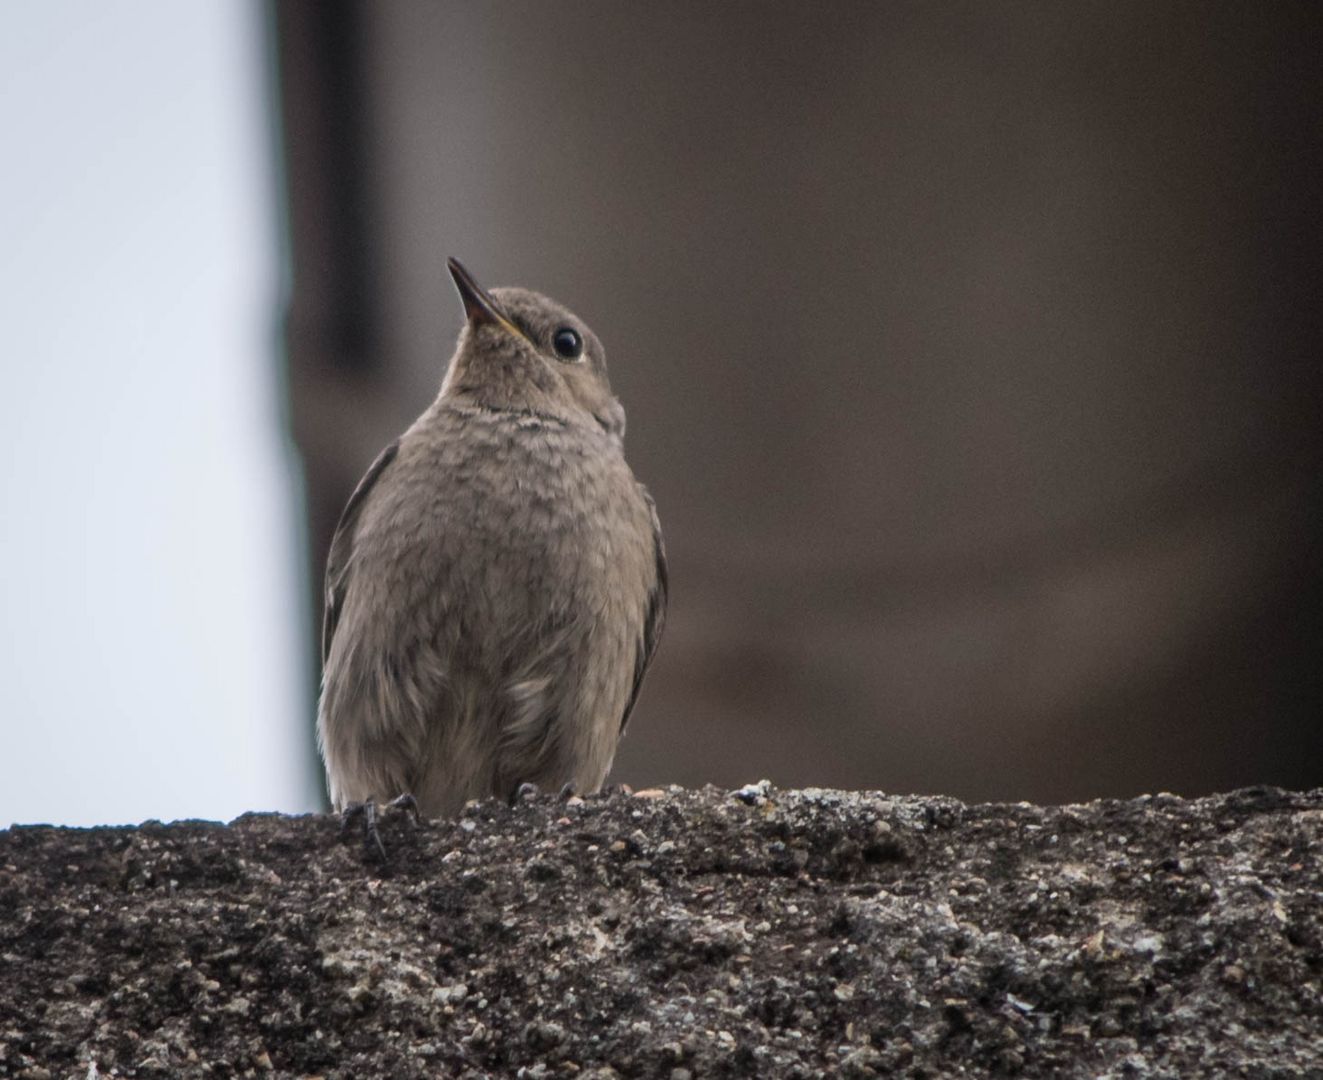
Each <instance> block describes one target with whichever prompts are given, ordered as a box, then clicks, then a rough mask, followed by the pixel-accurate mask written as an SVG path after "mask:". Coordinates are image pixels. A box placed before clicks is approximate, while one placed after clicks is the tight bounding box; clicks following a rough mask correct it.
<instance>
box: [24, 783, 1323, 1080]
mask: <svg viewBox="0 0 1323 1080" xmlns="http://www.w3.org/2000/svg"><path fill="white" fill-rule="evenodd" d="M383 833H384V839H385V842H386V844H387V847H388V849H389V855H390V859H389V862H388V863H387V864H386V865H382V864H381V863H379V862H374V861H372V860H369V859H368V858H366V856H365V853H364V849H363V846H362V844H361V843H360V841H359V839H358V838H357V837H350V838H348V839H341V838H340V837H339V836H338V832H337V823H336V821H335V820H333V819H331V818H323V817H305V818H287V817H279V816H268V815H251V816H246V817H243V818H240V819H239V820H237V821H235V822H233V823H232V824H230V825H228V826H226V825H217V824H207V823H198V822H181V823H178V824H173V825H159V824H154V823H149V824H146V825H143V826H141V827H138V828H105V829H88V830H78V829H55V828H48V827H24V828H14V829H10V830H8V831H6V832H2V833H0V1076H3V1077H11V1076H14V1077H30V1078H39V1077H61V1078H63V1077H77V1078H78V1080H84V1078H86V1077H98V1076H100V1077H104V1076H115V1075H117V1076H138V1077H165V1076H170V1077H176V1076H178V1077H201V1076H214V1077H228V1076H236V1075H244V1076H267V1075H272V1076H292V1077H311V1076H323V1077H328V1078H329V1077H376V1076H381V1077H413V1076H462V1077H479V1076H511V1075H516V1076H547V1077H571V1076H578V1077H590V1076H591V1077H598V1078H601V1077H610V1076H617V1075H619V1076H661V1077H671V1078H674V1080H683V1078H685V1077H705V1076H772V1077H776V1076H816V1075H823V1074H831V1075H839V1076H845V1077H866V1076H873V1075H899V1076H909V1077H921V1076H922V1077H938V1076H961V1075H968V1076H984V1075H1020V1076H1067V1077H1071V1076H1087V1077H1094V1076H1115V1077H1123V1076H1134V1077H1188V1076H1247V1077H1295V1076H1312V1077H1323V876H1321V871H1320V862H1321V860H1320V856H1321V855H1323V790H1320V791H1313V792H1308V793H1293V792H1286V791H1280V790H1276V789H1266V788H1260V789H1248V790H1244V791H1238V792H1234V793H1232V794H1229V795H1224V796H1218V797H1214V798H1207V799H1199V800H1192V801H1186V800H1182V799H1179V798H1176V797H1173V796H1166V795H1159V796H1154V797H1148V798H1142V799H1136V800H1133V801H1125V802H1119V801H1102V802H1094V803H1089V804H1086V805H1079V806H1064V807H1039V806H1030V805H1026V804H1020V805H1013V806H1012V805H987V806H966V805H963V804H961V803H959V802H956V801H953V800H951V799H942V798H898V797H892V796H887V795H882V794H877V793H860V794H855V793H845V792H838V791H815V790H805V791H779V790H775V789H772V788H770V787H768V786H767V785H765V784H762V785H752V786H750V787H748V788H745V789H742V790H741V791H738V792H724V791H717V790H715V789H711V788H708V789H705V790H701V791H682V790H680V789H670V790H666V791H651V792H636V793H633V794H630V793H626V792H616V793H613V794H611V795H605V796H599V797H593V798H589V799H586V800H582V801H580V800H577V799H572V800H570V801H569V802H561V801H559V800H557V799H555V798H552V797H550V796H545V797H543V796H539V797H535V798H533V799H531V800H529V801H527V802H525V803H523V804H521V805H519V806H516V807H514V808H509V807H506V806H503V805H499V804H496V803H483V804H475V805H471V806H470V807H469V808H468V809H466V811H465V812H464V814H463V816H462V817H461V818H459V819H458V820H455V821H433V822H425V823H423V824H422V826H421V827H419V828H417V829H413V828H411V827H410V825H409V823H408V821H407V819H404V818H396V819H391V820H389V821H388V822H387V825H386V827H385V828H384V829H383Z"/></svg>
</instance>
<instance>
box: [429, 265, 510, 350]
mask: <svg viewBox="0 0 1323 1080" xmlns="http://www.w3.org/2000/svg"><path fill="white" fill-rule="evenodd" d="M446 265H447V266H448V267H450V276H451V277H453V278H454V279H455V288H456V289H458V290H459V298H460V299H461V300H462V301H463V302H464V314H465V315H467V316H468V318H469V325H470V326H471V327H473V328H474V329H475V330H476V329H477V328H478V327H479V326H482V325H483V324H484V323H488V324H490V325H492V326H501V327H504V328H505V329H506V330H509V331H510V333H512V334H514V335H516V336H517V337H523V336H524V335H523V334H522V333H521V332H520V330H519V328H518V327H517V326H515V325H514V323H512V322H511V321H510V320H509V319H507V318H506V317H505V316H504V315H503V314H502V313H501V309H500V308H499V307H497V306H496V301H495V300H493V299H492V297H491V294H490V293H489V292H488V291H487V290H486V289H484V288H483V287H482V286H481V285H479V284H478V283H477V282H476V281H475V280H474V279H473V275H472V274H470V273H469V272H468V271H467V270H465V269H464V264H463V263H462V262H460V261H459V260H458V259H456V258H454V257H453V256H452V257H451V258H449V259H447V260H446Z"/></svg>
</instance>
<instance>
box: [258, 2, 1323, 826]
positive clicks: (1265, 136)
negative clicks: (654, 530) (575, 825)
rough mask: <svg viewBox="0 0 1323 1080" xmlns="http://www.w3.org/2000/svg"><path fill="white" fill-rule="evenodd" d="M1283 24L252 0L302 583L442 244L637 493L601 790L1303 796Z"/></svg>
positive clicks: (1313, 717) (407, 407) (1314, 41)
mask: <svg viewBox="0 0 1323 1080" xmlns="http://www.w3.org/2000/svg"><path fill="white" fill-rule="evenodd" d="M1318 11H1319V9H1318V7H1317V5H1315V4H1312V3H1308V4H1290V3H1277V4H1273V5H1253V4H1206V3H1200V4H1156V5H1155V4H1151V3H1128V4H1115V3H1088V4H1086V3H1071V4H1018V3H1017V4H1009V3H1004V4H987V3H977V4H933V3H921V4H920V3H913V4H911V3H888V4H873V3H869V4H856V3H847V4H829V5H817V4H805V3H800V2H796V3H722V4H708V3H666V4H621V3H615V2H610V0H591V2H574V3H545V2H540V0H529V2H517V3H516V2H503V3H491V4H482V5H475V4H467V3H460V2H439V3H429V4H424V3H413V2H372V3H366V2H346V0H337V2H334V3H313V2H311V0H297V2H293V0H280V2H277V3H276V5H275V7H274V16H273V25H274V27H275V31H276V48H277V55H278V61H279V67H280V90H281V95H282V111H283V127H284V131H283V139H284V145H285V153H286V161H287V181H288V203H289V205H288V211H289V225H290V242H291V258H292V271H293V276H292V281H293V291H292V296H291V300H290V306H289V311H288V323H287V328H288V343H289V357H290V389H291V394H292V415H293V418H294V427H295V436H296V439H297V441H298V444H299V446H300V448H301V451H302V453H303V456H304V463H305V467H306V470H307V482H308V491H309V502H310V513H311V518H310V555H309V565H310V573H312V574H313V575H314V577H315V579H316V580H318V581H320V574H321V567H322V562H323V559H324V554H325V551H326V547H327V545H328V543H329V538H330V532H331V529H332V528H333V526H334V522H335V518H336V517H337V515H338V513H339V510H340V507H341V506H342V505H343V503H344V500H345V498H346V497H347V495H348V492H349V490H350V488H351V487H352V485H353V484H354V482H355V481H356V480H357V479H358V477H359V475H360V474H361V473H362V471H363V470H364V469H365V468H366V466H367V464H368V463H369V461H370V460H371V459H372V457H373V456H374V455H375V453H376V451H377V450H378V449H379V448H380V447H381V446H382V445H384V444H385V443H386V442H387V441H388V440H389V439H390V438H391V437H393V436H394V435H395V434H396V433H397V432H398V431H399V430H401V429H402V428H403V427H405V426H406V425H407V424H408V423H409V422H410V421H411V420H412V418H413V417H414V416H415V415H416V414H417V413H418V412H420V411H421V410H422V408H423V407H424V406H425V405H426V404H427V403H428V402H429V401H430V400H431V398H432V397H433V396H434V394H435V392H436V388H437V386H438V384H439V381H440V379H441V376H442V373H443V365H444V362H445V360H446V358H447V357H448V356H449V354H450V351H451V348H452V346H453V341H454V337H455V335H456V333H457V332H458V329H459V327H460V323H461V314H460V309H459V306H458V304H457V302H456V300H455V298H454V295H453V290H452V287H451V285H450V282H449V279H448V277H447V274H446V270H445V257H446V256H447V255H448V254H455V255H458V256H459V257H461V258H462V259H464V260H465V261H466V263H467V264H468V265H469V266H470V267H471V268H472V269H473V270H474V271H475V272H476V273H477V274H478V276H479V277H480V279H482V280H483V281H485V282H487V283H489V284H493V285H495V284H522V285H527V286H529V287H532V288H536V289H538V290H540V291H543V292H546V293H548V294H550V295H552V296H555V297H556V298H558V299H560V300H562V301H564V302H565V303H567V304H568V305H569V306H571V307H572V308H574V309H575V310H576V311H577V312H578V313H579V314H581V315H582V316H583V317H584V318H586V319H587V320H588V322H589V323H590V324H591V325H592V326H593V327H594V328H595V329H596V330H597V332H598V333H599V335H600V336H601V338H602V339H603V341H604V342H605V343H606V346H607V350H608V355H609V359H610V361H611V364H612V378H613V383H614V385H615V388H616V391H617V393H618V394H619V395H620V397H621V398H622V400H623V401H624V403H625V405H626V407H627V409H628V410H629V417H630V429H629V436H628V440H627V443H628V451H629V456H630V460H631V462H632V463H633V465H634V468H635V471H636V472H637V473H638V475H639V476H640V477H641V478H642V479H643V480H644V481H645V482H646V483H647V484H648V485H649V487H650V488H651V489H652V491H653V493H654V494H655V496H656V499H657V503H658V505H659V507H660V510H661V514H662V521H663V525H664V527H665V531H666V539H667V543H668V547H669V552H670V559H671V575H672V603H671V615H670V621H669V624H668V627H667V632H666V638H665V640H664V642H663V646H662V649H661V652H660V654H659V657H658V660H657V662H656V664H655V666H654V668H653V671H652V674H651V676H650V678H649V681H648V685H647V686H646V688H645V692H644V695H643V699H642V701H641V704H640V707H639V710H638V712H637V713H636V715H635V719H634V721H633V722H632V724H631V728H630V732H629V735H628V737H627V738H626V740H625V742H624V744H623V747H622V752H621V754H620V757H619V759H618V762H617V768H616V772H615V776H616V778H618V779H623V780H627V781H630V782H633V783H635V784H647V783H654V782H666V781H678V782H683V783H686V784H694V783H699V782H703V781H709V780H710V781H715V782H718V783H724V784H734V783H740V782H744V781H747V780H750V779H756V778H758V777H762V776H767V777H770V778H772V779H773V780H775V781H776V782H778V783H783V784H795V785H807V784H820V785H840V786H847V787H880V788H884V789H888V790H894V791H925V792H931V791H941V792H948V793H951V794H955V795H959V796H963V797H967V798H1010V799H1019V798H1029V799H1038V800H1064V799H1073V798H1081V797H1090V796H1094V795H1100V794H1108V795H1123V794H1129V793H1135V792H1139V791H1144V790H1157V789H1165V790H1173V791H1178V792H1182V793H1194V792H1200V791H1207V790H1210V789H1217V788H1228V787H1231V786H1235V785H1239V784H1245V783H1250V782H1273V783H1280V784H1286V785H1293V786H1307V785H1315V784H1319V783H1323V709H1321V708H1320V707H1321V706H1323V680H1320V676H1319V669H1320V657H1321V656H1323V651H1321V649H1320V646H1323V633H1321V632H1320V619H1319V611H1320V606H1321V602H1323V571H1320V563H1319V559H1318V549H1319V543H1318V542H1319V539H1320V537H1319V522H1318V520H1317V515H1316V507H1317V505H1318V502H1319V496H1320V494H1321V493H1320V469H1319V466H1320V457H1321V456H1323V455H1321V454H1320V421H1319V402H1318V399H1317V397H1316V395H1315V391H1314V383H1315V381H1316V378H1315V372H1316V368H1317V367H1318V364H1319V360H1320V354H1319V348H1318V346H1319V342H1320V329H1321V327H1320V302H1319V301H1320V288H1319V286H1320V274H1319V271H1320V259H1319V238H1320V213H1319V211H1320V204H1321V202H1323V199H1321V197H1320V192H1319V187H1318V185H1319V176H1320V174H1319V166H1320V164H1321V161H1320V154H1319V135H1318V122H1319V116H1320V109H1319V106H1320V101H1321V100H1323V98H1321V95H1320V71H1323V65H1321V64H1320V63H1319V57H1320V55H1323V50H1321V49H1320V45H1321V44H1323V41H1321V40H1320V33H1319V30H1320V17H1319V14H1318Z"/></svg>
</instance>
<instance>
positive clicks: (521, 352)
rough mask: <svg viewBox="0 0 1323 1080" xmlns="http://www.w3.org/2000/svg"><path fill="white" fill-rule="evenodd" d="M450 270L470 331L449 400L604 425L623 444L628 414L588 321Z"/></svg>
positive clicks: (448, 383)
mask: <svg viewBox="0 0 1323 1080" xmlns="http://www.w3.org/2000/svg"><path fill="white" fill-rule="evenodd" d="M447 264H448V265H449V267H450V273H451V276H452V277H454V279H455V286H456V288H457V289H458V290H459V296H460V299H461V300H462V301H463V302H464V311H465V314H466V315H467V316H468V325H467V326H465V328H464V329H463V330H462V331H461V332H460V335H459V343H458V345H457V346H456V348H455V356H454V358H453V359H452V360H451V361H450V370H449V371H448V372H447V374H446V379H445V382H444V384H443V385H442V387H441V394H442V397H443V398H448V399H450V400H455V401H460V402H464V403H467V404H472V405H478V406H482V407H486V408H496V409H509V410H512V411H524V410H527V411H530V412H533V413H538V414H541V415H544V416H551V417H555V418H557V419H559V420H563V421H565V422H568V423H596V424H598V425H600V426H601V427H602V428H603V429H605V430H606V431H607V432H609V433H610V434H612V435H613V436H615V437H616V438H623V436H624V431H625V411H624V409H622V408H621V406H620V402H618V401H617V400H616V399H615V398H614V397H613V396H612V394H611V384H610V382H609V381H608V380H607V375H606V354H605V352H604V351H603V349H602V343H601V342H600V341H598V340H597V335H596V334H594V333H593V332H592V331H591V330H590V329H588V327H587V326H586V325H585V324H584V322H583V320H582V319H580V318H579V317H578V316H576V315H575V314H574V313H573V312H571V311H569V310H567V309H566V308H564V307H562V306H561V305H560V304H558V303H556V302H555V301H554V300H550V299H548V298H547V297H545V296H543V295H541V294H540V293H535V292H531V291H530V290H528V289H491V290H490V291H489V290H487V289H484V288H483V287H482V286H481V285H479V284H478V283H477V281H476V280H474V277H473V275H472V274H470V273H469V272H468V271H467V270H466V269H465V268H464V266H463V265H462V264H461V263H460V262H459V260H458V259H449V260H448V261H447Z"/></svg>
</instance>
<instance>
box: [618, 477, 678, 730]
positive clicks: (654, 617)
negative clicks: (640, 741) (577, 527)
mask: <svg viewBox="0 0 1323 1080" xmlns="http://www.w3.org/2000/svg"><path fill="white" fill-rule="evenodd" d="M643 497H644V498H645V499H646V500H647V502H648V510H649V511H650V512H651V514H652V543H653V547H654V549H655V551H656V577H654V578H653V582H652V591H651V592H650V593H649V594H648V611H647V614H646V615H645V616H644V617H643V632H642V633H641V634H640V635H639V641H638V651H637V652H636V653H635V658H634V685H633V687H632V688H631V689H630V692H629V702H628V704H626V705H625V714H624V715H623V716H622V717H621V718H620V733H621V734H622V735H623V734H624V733H625V725H626V724H628V723H629V714H630V713H631V712H633V711H634V702H636V701H637V700H638V697H639V687H641V686H642V685H643V676H644V674H645V673H646V672H647V670H648V665H649V664H650V663H651V662H652V654H653V653H655V652H656V651H657V642H659V641H660V640H661V635H662V627H663V626H664V625H665V623H666V593H667V577H666V548H665V546H664V545H663V544H662V535H661V523H660V522H659V521H658V520H657V507H656V505H655V504H654V503H653V501H652V496H650V495H649V494H648V493H647V492H646V491H645V492H643Z"/></svg>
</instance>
